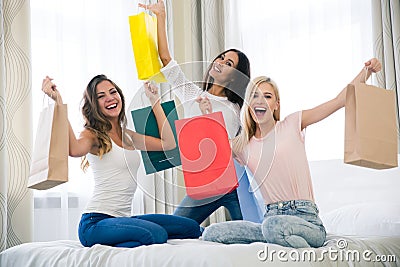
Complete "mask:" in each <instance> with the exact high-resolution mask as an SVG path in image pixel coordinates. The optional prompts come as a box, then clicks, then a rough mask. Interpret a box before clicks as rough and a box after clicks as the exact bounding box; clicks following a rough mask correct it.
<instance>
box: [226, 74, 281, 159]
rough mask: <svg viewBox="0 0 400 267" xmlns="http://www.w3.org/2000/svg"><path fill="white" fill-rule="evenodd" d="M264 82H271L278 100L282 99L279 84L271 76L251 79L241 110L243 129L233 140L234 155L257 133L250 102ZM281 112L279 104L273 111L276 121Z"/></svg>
mask: <svg viewBox="0 0 400 267" xmlns="http://www.w3.org/2000/svg"><path fill="white" fill-rule="evenodd" d="M262 83H268V84H270V85H271V86H272V88H273V89H274V93H275V96H276V100H277V101H280V97H279V89H278V86H277V84H276V83H275V82H274V81H273V80H272V79H271V78H269V77H267V76H258V77H256V78H254V79H253V80H252V81H250V83H249V85H248V86H247V89H246V94H245V99H244V103H243V107H242V110H241V112H240V121H241V124H242V125H241V126H242V129H241V131H240V133H239V134H238V136H236V138H234V139H233V141H232V150H233V153H234V155H237V154H239V153H241V152H242V151H243V149H244V147H245V146H246V145H247V144H248V143H249V141H250V139H251V138H252V137H253V136H254V135H255V133H256V127H257V124H256V122H255V121H254V120H253V117H252V116H251V114H250V102H251V100H252V99H253V97H254V94H255V91H256V89H257V88H258V86H259V85H260V84H262ZM280 113H281V108H280V105H279V106H278V108H277V109H276V110H274V112H273V117H274V120H275V122H277V121H279V120H280Z"/></svg>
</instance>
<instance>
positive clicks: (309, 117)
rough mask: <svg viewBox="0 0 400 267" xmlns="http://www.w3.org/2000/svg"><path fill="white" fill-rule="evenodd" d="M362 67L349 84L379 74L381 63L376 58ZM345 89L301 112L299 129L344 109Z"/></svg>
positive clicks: (363, 80)
mask: <svg viewBox="0 0 400 267" xmlns="http://www.w3.org/2000/svg"><path fill="white" fill-rule="evenodd" d="M364 65H365V66H364V68H362V70H361V71H360V73H359V74H358V75H357V76H356V77H354V79H353V80H352V81H351V82H350V83H351V84H354V83H355V82H365V81H366V80H367V79H368V78H369V76H371V74H372V73H376V72H379V71H380V70H381V68H382V66H381V63H380V62H379V60H378V59H376V58H372V59H370V60H368V61H367V62H365V64H364ZM366 69H367V71H366ZM346 88H347V86H346V87H345V88H344V89H343V90H342V91H341V92H340V93H339V94H338V95H337V96H336V97H335V98H334V99H332V100H329V101H328V102H325V103H323V104H321V105H319V106H316V107H315V108H312V109H307V110H303V112H302V117H301V129H304V128H306V127H307V126H309V125H311V124H313V123H316V122H319V121H320V120H323V119H325V118H326V117H328V116H329V115H331V114H332V113H334V112H335V111H337V110H339V109H340V108H342V107H344V105H345V103H346Z"/></svg>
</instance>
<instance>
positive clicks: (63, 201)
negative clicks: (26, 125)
mask: <svg viewBox="0 0 400 267" xmlns="http://www.w3.org/2000/svg"><path fill="white" fill-rule="evenodd" d="M137 3H138V1H108V0H68V1H66V0H32V1H31V3H30V4H31V18H32V24H31V25H32V29H31V30H32V34H31V37H32V62H33V63H32V68H33V71H32V87H33V89H32V90H33V99H34V101H33V102H34V103H35V104H34V106H33V112H32V116H33V125H34V126H35V127H36V125H37V119H38V114H39V113H40V109H41V108H42V105H43V102H42V100H43V94H42V92H41V90H40V88H41V83H42V79H43V78H44V77H45V76H46V75H49V76H50V77H52V78H54V81H55V83H56V84H57V87H58V89H59V90H60V92H61V94H62V96H63V100H64V102H65V103H67V104H68V112H69V118H70V121H71V124H72V127H73V128H74V130H75V133H78V132H79V131H80V130H81V129H82V126H83V121H82V115H81V113H80V101H81V98H82V94H83V91H84V89H85V87H86V85H87V83H88V82H89V80H90V79H91V78H92V77H93V76H95V75H97V74H106V75H107V76H108V77H109V78H110V79H112V80H113V81H115V82H116V83H117V84H118V85H119V86H120V87H121V89H122V90H123V92H124V95H125V98H126V102H127V106H128V105H129V103H130V101H131V100H132V98H133V96H134V94H135V93H136V91H137V90H138V88H139V87H140V86H141V85H142V82H141V81H138V80H137V75H136V68H135V64H134V57H133V52H132V47H131V39H130V31H129V24H128V16H129V15H133V14H136V13H137V12H138V11H140V10H138V7H137ZM129 118H130V117H128V119H129ZM34 136H35V135H34ZM79 165H80V159H73V158H70V163H69V179H70V181H69V182H68V183H66V184H64V185H61V186H57V187H55V188H53V189H51V190H46V191H43V192H42V191H35V193H34V206H35V209H34V228H35V229H34V240H35V241H41V240H53V239H76V238H77V230H76V229H77V226H78V222H79V218H80V215H81V211H82V209H83V208H84V207H85V205H86V202H87V199H88V197H89V196H90V195H91V192H92V186H93V185H92V180H91V179H90V177H89V175H90V170H89V171H88V173H87V174H85V173H83V172H82V170H81V169H80V168H79Z"/></svg>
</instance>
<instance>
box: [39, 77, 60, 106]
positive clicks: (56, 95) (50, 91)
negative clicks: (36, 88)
mask: <svg viewBox="0 0 400 267" xmlns="http://www.w3.org/2000/svg"><path fill="white" fill-rule="evenodd" d="M42 91H43V92H44V93H45V94H46V95H48V96H49V97H50V98H51V99H53V100H54V101H56V102H57V103H59V104H62V99H61V95H60V92H59V91H58V90H57V86H56V85H55V83H53V78H50V77H49V76H46V78H44V79H43V82H42Z"/></svg>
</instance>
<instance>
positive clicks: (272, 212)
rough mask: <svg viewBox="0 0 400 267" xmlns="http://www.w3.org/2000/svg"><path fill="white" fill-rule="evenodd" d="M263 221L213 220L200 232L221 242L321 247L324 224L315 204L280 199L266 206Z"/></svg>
mask: <svg viewBox="0 0 400 267" xmlns="http://www.w3.org/2000/svg"><path fill="white" fill-rule="evenodd" d="M265 209H266V213H265V215H264V220H263V222H262V224H259V223H253V222H249V221H229V222H223V223H214V224H212V225H210V226H208V227H207V228H206V229H205V230H204V232H203V239H204V240H207V241H213V242H220V243H224V244H234V243H242V244H249V243H253V242H267V243H274V244H278V245H281V246H285V247H293V248H307V247H321V246H322V245H323V244H324V242H325V238H326V232H325V227H324V226H323V224H322V221H321V219H320V218H319V216H318V213H319V210H318V208H317V206H316V205H315V204H314V203H313V202H312V201H308V200H291V201H282V202H277V203H273V204H268V205H266V206H265Z"/></svg>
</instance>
